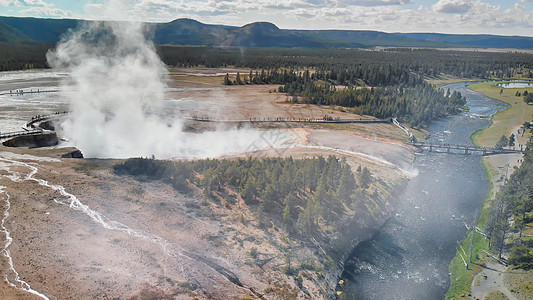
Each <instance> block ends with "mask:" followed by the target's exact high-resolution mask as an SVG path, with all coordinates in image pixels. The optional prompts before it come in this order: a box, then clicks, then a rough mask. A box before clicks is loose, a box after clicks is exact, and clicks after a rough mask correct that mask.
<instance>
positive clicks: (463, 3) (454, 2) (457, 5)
mask: <svg viewBox="0 0 533 300" xmlns="http://www.w3.org/2000/svg"><path fill="white" fill-rule="evenodd" d="M471 7H472V1H470V0H439V2H437V3H435V4H434V5H433V10H435V11H436V12H440V13H447V14H462V13H466V12H468V11H469V10H470V8H471Z"/></svg>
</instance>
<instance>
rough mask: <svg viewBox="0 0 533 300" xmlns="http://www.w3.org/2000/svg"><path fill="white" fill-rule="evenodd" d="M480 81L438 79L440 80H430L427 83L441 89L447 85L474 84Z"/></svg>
mask: <svg viewBox="0 0 533 300" xmlns="http://www.w3.org/2000/svg"><path fill="white" fill-rule="evenodd" d="M474 81H481V79H460V78H446V77H444V78H440V79H430V80H428V83H430V84H432V85H433V86H434V87H442V86H445V85H447V84H452V83H459V82H474Z"/></svg>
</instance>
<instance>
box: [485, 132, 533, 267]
mask: <svg viewBox="0 0 533 300" xmlns="http://www.w3.org/2000/svg"><path fill="white" fill-rule="evenodd" d="M532 222H533V143H532V142H529V143H528V145H527V149H526V153H525V155H524V158H523V162H522V164H521V166H520V167H519V168H517V169H516V170H515V171H514V172H513V174H512V175H511V176H510V177H509V180H508V181H507V183H506V184H505V185H504V187H503V188H502V189H501V191H500V192H499V193H498V194H497V195H496V201H495V204H494V205H493V207H492V212H491V214H490V215H489V220H488V225H487V228H486V231H487V235H488V237H489V247H490V248H491V249H493V250H495V251H496V252H497V253H499V256H500V257H501V255H502V253H503V252H504V251H505V250H506V249H509V248H510V249H511V252H510V256H509V263H510V264H512V265H514V266H517V267H520V268H525V269H531V268H533V238H531V236H530V235H526V234H525V231H526V230H528V229H531V223H532Z"/></svg>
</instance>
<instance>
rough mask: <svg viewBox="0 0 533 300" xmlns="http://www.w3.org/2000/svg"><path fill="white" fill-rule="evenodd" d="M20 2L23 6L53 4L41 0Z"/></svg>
mask: <svg viewBox="0 0 533 300" xmlns="http://www.w3.org/2000/svg"><path fill="white" fill-rule="evenodd" d="M20 3H21V4H22V5H24V6H40V7H49V6H53V5H52V4H48V3H46V2H44V1H42V0H20Z"/></svg>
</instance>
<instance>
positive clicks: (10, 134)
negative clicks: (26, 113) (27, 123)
mask: <svg viewBox="0 0 533 300" xmlns="http://www.w3.org/2000/svg"><path fill="white" fill-rule="evenodd" d="M42 133H43V130H42V129H40V128H39V129H32V130H21V131H12V132H3V133H0V140H2V139H8V138H14V137H18V136H25V135H36V134H42Z"/></svg>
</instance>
